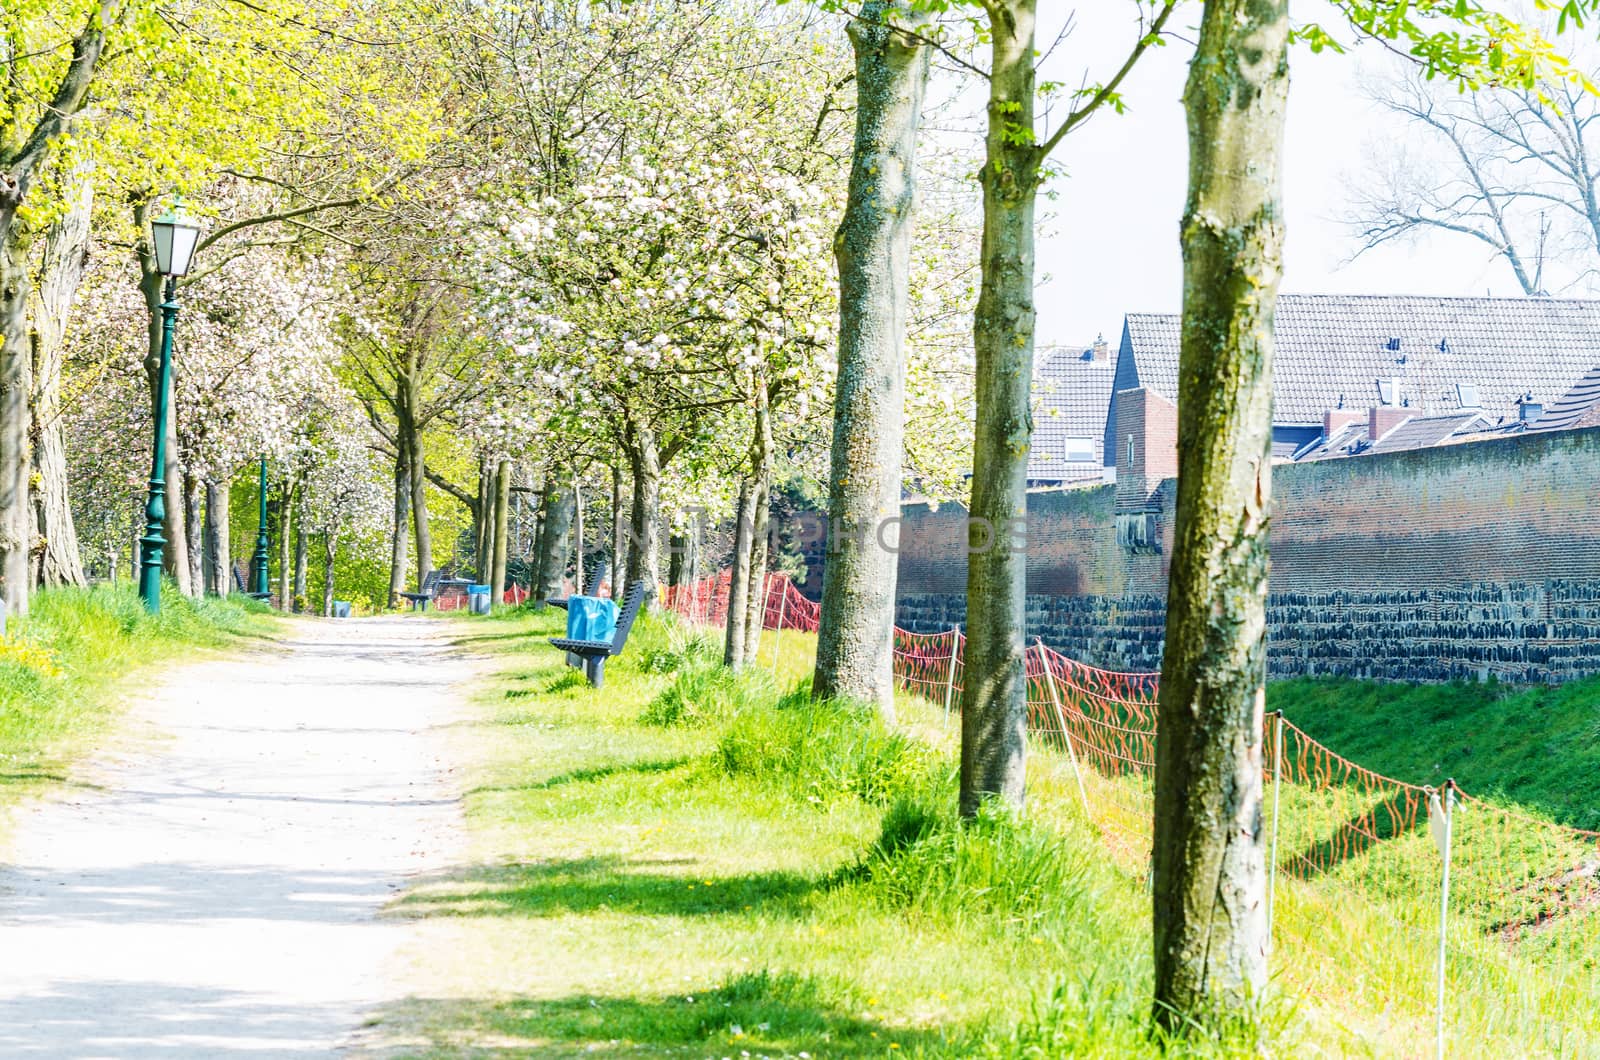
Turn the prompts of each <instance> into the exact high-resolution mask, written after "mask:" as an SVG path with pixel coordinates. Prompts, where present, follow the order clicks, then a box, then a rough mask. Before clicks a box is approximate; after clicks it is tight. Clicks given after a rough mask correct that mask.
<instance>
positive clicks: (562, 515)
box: [533, 470, 573, 600]
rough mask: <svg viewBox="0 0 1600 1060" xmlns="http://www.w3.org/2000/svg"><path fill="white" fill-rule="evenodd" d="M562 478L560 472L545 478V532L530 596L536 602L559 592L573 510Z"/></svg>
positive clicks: (540, 540) (555, 471) (570, 492)
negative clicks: (531, 595)
mask: <svg viewBox="0 0 1600 1060" xmlns="http://www.w3.org/2000/svg"><path fill="white" fill-rule="evenodd" d="M562 478H563V476H562V474H561V472H560V471H559V470H552V471H551V472H550V474H549V475H547V476H546V477H545V487H544V496H545V499H544V509H545V519H544V532H543V533H542V534H541V535H540V537H539V555H538V563H537V564H536V566H535V568H534V588H533V596H534V599H536V600H549V599H551V598H552V597H555V596H558V595H559V594H560V591H561V575H562V574H563V573H564V571H563V568H564V567H565V565H566V559H567V534H568V533H569V532H570V531H571V529H572V508H573V504H572V491H571V490H570V489H568V488H567V486H566V484H565V483H564V482H563V481H562Z"/></svg>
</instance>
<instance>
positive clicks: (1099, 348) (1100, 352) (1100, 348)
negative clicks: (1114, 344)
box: [1089, 332, 1111, 364]
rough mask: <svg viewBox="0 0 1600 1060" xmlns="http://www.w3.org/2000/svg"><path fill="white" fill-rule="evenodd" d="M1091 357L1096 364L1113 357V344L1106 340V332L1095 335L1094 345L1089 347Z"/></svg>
mask: <svg viewBox="0 0 1600 1060" xmlns="http://www.w3.org/2000/svg"><path fill="white" fill-rule="evenodd" d="M1089 359H1090V360H1091V361H1094V362H1095V363H1096V364H1100V363H1102V362H1104V361H1109V360H1110V359H1111V344H1110V343H1108V342H1106V336H1105V332H1101V333H1100V334H1098V335H1096V336H1095V337H1094V345H1093V346H1091V347H1089Z"/></svg>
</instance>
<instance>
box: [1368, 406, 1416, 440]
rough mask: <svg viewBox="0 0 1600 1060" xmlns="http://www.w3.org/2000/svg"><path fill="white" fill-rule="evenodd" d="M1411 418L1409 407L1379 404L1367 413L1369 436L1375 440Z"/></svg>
mask: <svg viewBox="0 0 1600 1060" xmlns="http://www.w3.org/2000/svg"><path fill="white" fill-rule="evenodd" d="M1410 418H1411V410H1410V409H1408V408H1397V407H1395V406H1394V405H1379V406H1378V407H1376V408H1374V409H1372V410H1371V411H1370V412H1369V413H1368V414H1367V437H1369V438H1371V439H1372V440H1373V441H1374V442H1375V441H1377V440H1378V439H1379V438H1382V437H1383V436H1384V435H1386V434H1388V433H1389V432H1390V431H1392V430H1394V429H1395V428H1396V427H1398V426H1400V425H1401V424H1402V423H1404V422H1405V421H1406V420H1409V419H1410Z"/></svg>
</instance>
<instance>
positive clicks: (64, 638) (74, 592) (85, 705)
mask: <svg viewBox="0 0 1600 1060" xmlns="http://www.w3.org/2000/svg"><path fill="white" fill-rule="evenodd" d="M265 616H266V610H265V608H264V607H262V605H260V604H255V603H251V602H250V601H248V600H244V599H241V598H232V599H228V600H204V601H194V600H188V599H186V598H184V597H182V596H179V595H177V594H176V593H173V592H168V593H167V594H166V595H165V596H164V597H163V598H162V611H161V614H160V615H158V616H152V615H149V614H147V613H146V612H145V610H144V608H143V607H142V606H141V605H140V602H139V599H138V597H137V596H136V595H135V594H134V591H133V589H132V587H131V586H129V585H127V584H123V585H121V586H116V587H96V588H92V589H53V590H48V591H45V592H41V593H38V594H37V595H35V596H34V598H33V601H32V607H31V613H30V614H29V615H27V617H25V618H13V619H12V620H11V622H10V624H9V628H8V633H7V636H6V638H5V639H4V640H3V641H0V806H4V805H14V804H15V803H16V801H17V799H18V798H19V797H20V796H22V795H24V794H26V793H28V792H31V791H34V790H37V789H39V788H41V787H43V786H44V785H47V784H50V783H53V782H59V781H62V780H64V779H65V778H66V769H67V766H68V765H69V764H70V762H71V761H72V759H73V758H74V757H75V756H77V755H78V754H80V753H82V752H83V751H84V750H85V749H87V748H88V747H90V746H92V744H93V741H94V740H95V738H96V737H97V736H98V735H99V734H100V733H102V732H103V731H104V729H105V727H106V726H107V724H108V723H109V722H110V721H111V719H112V718H113V717H114V716H115V713H116V706H117V704H118V702H119V701H120V700H122V699H123V698H124V697H126V696H128V695H132V694H134V693H135V692H136V691H137V687H136V683H137V681H138V680H139V677H140V675H141V672H142V671H144V670H145V669H146V668H147V667H149V666H150V665H152V664H155V663H159V662H162V661H166V660H169V659H171V658H173V657H174V656H175V655H176V654H177V653H178V652H180V651H189V650H193V649H196V648H210V647H223V646H226V645H228V644H230V643H233V642H236V641H237V640H238V639H239V638H241V637H244V636H249V635H252V634H259V633H262V632H263V631H265V630H266V629H268V628H269V626H268V623H269V622H270V619H268V618H266V617H265Z"/></svg>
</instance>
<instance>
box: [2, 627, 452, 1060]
mask: <svg viewBox="0 0 1600 1060" xmlns="http://www.w3.org/2000/svg"><path fill="white" fill-rule="evenodd" d="M445 634H446V630H445V629H443V628H442V627H441V625H440V624H437V623H433V622H428V621H425V620H406V619H397V618H389V619H369V620H364V621H354V622H340V623H332V622H328V623H312V622H306V623H303V624H301V625H298V626H296V627H295V629H294V632H293V634H292V635H291V637H290V639H289V641H288V642H287V643H286V644H284V645H283V646H282V647H281V649H269V650H266V651H262V652H259V653H252V654H249V655H247V656H245V657H242V658H238V659H233V660H227V661H216V662H205V663H201V664H198V665H195V666H193V667H190V668H187V669H183V670H180V671H178V672H177V673H175V674H174V675H172V677H171V678H170V679H169V680H168V681H167V682H165V683H164V684H163V685H161V686H160V687H159V688H157V689H156V690H155V691H154V692H153V694H152V695H150V696H149V697H147V698H146V699H145V700H144V701H143V702H142V704H140V705H139V706H137V707H135V708H134V709H133V715H134V717H133V719H132V720H133V721H134V722H135V723H136V724H139V725H141V726H143V727H145V728H148V729H149V730H150V731H152V732H154V733H155V734H156V735H157V740H156V741H154V742H152V743H151V744H150V745H149V746H147V747H145V748H143V749H141V750H139V751H138V752H135V753H132V754H129V755H127V756H124V757H122V758H121V759H111V758H107V759H106V760H103V761H99V762H96V763H93V764H91V765H89V766H88V767H86V768H85V769H84V770H82V771H80V776H79V780H80V781H81V784H79V785H76V786H74V787H73V788H72V789H70V790H69V791H68V792H67V793H65V794H64V795H62V796H61V797H59V798H57V799H54V800H51V801H48V802H45V803H44V804H42V805H40V806H38V807H36V808H34V809H33V810H30V811H28V812H26V813H25V814H24V815H23V816H22V818H21V819H20V820H18V821H17V822H16V828H15V840H14V842H13V843H12V845H11V848H10V849H9V851H7V852H6V857H5V863H4V864H0V1056H3V1057H8V1058H9V1057H34V1056H48V1057H70V1058H89V1057H94V1058H99V1057H163V1058H165V1057H174V1056H195V1057H228V1056H235V1055H249V1056H251V1057H269V1056H297V1057H298V1056H314V1055H325V1054H330V1053H333V1052H335V1051H337V1050H338V1049H339V1048H340V1047H341V1046H343V1045H348V1044H350V1043H351V1042H352V1041H353V1040H354V1039H355V1037H356V1036H357V1035H358V1034H359V1031H360V1028H361V1026H362V1024H363V1021H364V1020H365V1019H366V1018H367V1017H368V1014H369V1013H371V1012H372V1011H374V1010H375V1009H377V1008H378V1007H380V1006H382V1005H384V1004H385V1003H388V1002H391V1001H393V1000H395V999H397V998H398V997H400V996H403V994H404V992H405V991H404V984H403V983H401V982H397V981H396V977H395V974H394V972H395V968H394V963H395V956H396V952H397V950H398V948H399V947H400V946H401V945H402V944H403V943H404V942H405V940H406V932H407V931H408V930H409V929H408V926H407V924H406V923H405V922H404V921H398V920H380V919H378V916H377V914H378V912H379V910H380V907H381V906H382V905H383V903H384V902H385V901H387V900H388V898H389V897H390V896H391V895H392V894H393V893H394V891H396V890H398V889H399V888H400V887H401V886H402V885H403V884H404V882H405V881H406V880H407V879H408V878H409V877H412V876H414V875H416V874H417V873H420V872H429V871H435V870H438V869H440V868H442V867H444V866H446V865H449V864H451V863H452V862H453V860H454V859H455V858H456V857H457V856H458V855H459V854H460V851H461V845H460V844H461V839H460V834H461V830H460V820H459V817H460V815H459V810H458V807H457V805H456V803H455V801H454V795H453V788H452V785H451V783H450V777H449V776H448V774H447V772H446V771H447V770H448V768H449V763H448V762H447V761H445V760H444V759H443V757H442V750H441V749H442V748H443V746H444V744H445V740H444V732H445V728H444V727H446V726H448V725H449V724H450V723H451V722H452V721H453V720H455V719H457V718H458V717H460V711H461V707H460V703H461V702H462V696H461V694H460V693H461V687H460V686H461V685H462V683H463V682H465V681H466V680H467V679H468V678H470V677H471V676H472V672H473V664H472V662H471V661H470V660H467V659H464V658H462V657H461V656H460V655H458V654H456V653H455V652H453V651H452V650H451V649H450V648H449V647H447V646H446V644H445V641H444V637H445Z"/></svg>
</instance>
